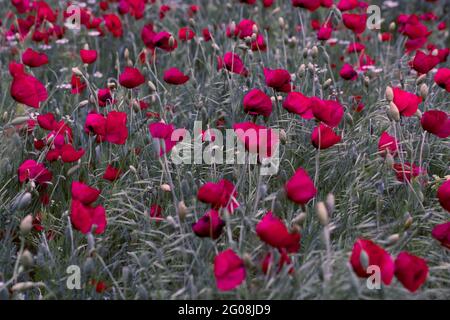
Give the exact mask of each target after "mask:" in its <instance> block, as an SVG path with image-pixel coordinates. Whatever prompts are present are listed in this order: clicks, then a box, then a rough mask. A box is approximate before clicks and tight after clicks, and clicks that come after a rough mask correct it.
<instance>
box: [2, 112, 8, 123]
mask: <svg viewBox="0 0 450 320" xmlns="http://www.w3.org/2000/svg"><path fill="white" fill-rule="evenodd" d="M6 119H8V111H5V112H3V117H2V120H3V121H6Z"/></svg>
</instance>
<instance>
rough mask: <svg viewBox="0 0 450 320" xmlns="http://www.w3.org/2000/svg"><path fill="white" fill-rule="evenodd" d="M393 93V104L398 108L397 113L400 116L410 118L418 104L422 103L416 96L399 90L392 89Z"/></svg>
mask: <svg viewBox="0 0 450 320" xmlns="http://www.w3.org/2000/svg"><path fill="white" fill-rule="evenodd" d="M393 91H394V103H395V105H396V106H397V108H398V111H399V112H400V114H401V115H402V116H405V117H410V116H412V115H414V114H415V113H416V111H417V109H419V104H420V103H421V102H422V98H421V97H419V96H416V95H415V94H413V93H409V92H407V91H403V90H402V89H400V88H397V87H396V88H393Z"/></svg>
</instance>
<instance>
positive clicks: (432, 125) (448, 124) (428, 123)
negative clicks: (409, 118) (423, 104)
mask: <svg viewBox="0 0 450 320" xmlns="http://www.w3.org/2000/svg"><path fill="white" fill-rule="evenodd" d="M420 124H421V125H422V128H423V130H425V131H428V132H429V133H432V134H434V135H436V136H438V137H439V138H447V137H449V136H450V118H449V116H448V114H447V113H446V112H444V111H440V110H429V111H426V112H424V113H423V115H422V118H421V119H420Z"/></svg>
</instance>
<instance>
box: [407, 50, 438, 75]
mask: <svg viewBox="0 0 450 320" xmlns="http://www.w3.org/2000/svg"><path fill="white" fill-rule="evenodd" d="M439 62H440V61H439V58H438V57H437V56H434V55H432V54H425V53H423V52H422V51H417V52H416V55H415V57H414V59H413V61H412V62H411V67H412V68H413V69H414V70H416V71H417V72H418V73H421V74H426V73H428V72H430V71H431V70H432V69H433V68H434V67H436V66H437V65H438V64H439Z"/></svg>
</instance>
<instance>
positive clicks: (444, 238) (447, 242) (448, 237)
mask: <svg viewBox="0 0 450 320" xmlns="http://www.w3.org/2000/svg"><path fill="white" fill-rule="evenodd" d="M431 235H432V236H433V238H435V239H436V240H437V241H439V242H440V243H441V245H443V246H444V247H446V248H448V249H450V222H447V223H442V224H438V225H437V226H435V227H434V228H433V231H432V232H431Z"/></svg>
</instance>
